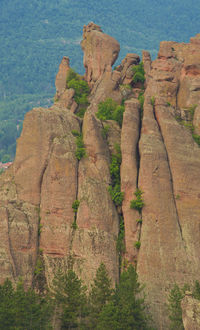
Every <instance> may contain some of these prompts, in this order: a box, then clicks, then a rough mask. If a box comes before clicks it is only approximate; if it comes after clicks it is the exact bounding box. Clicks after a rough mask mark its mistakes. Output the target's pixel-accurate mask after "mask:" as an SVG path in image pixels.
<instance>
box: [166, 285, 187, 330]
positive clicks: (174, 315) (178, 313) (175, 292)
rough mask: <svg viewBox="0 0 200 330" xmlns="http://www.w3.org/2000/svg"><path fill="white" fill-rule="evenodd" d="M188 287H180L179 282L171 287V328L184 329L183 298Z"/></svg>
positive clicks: (169, 306) (173, 329) (169, 299)
mask: <svg viewBox="0 0 200 330" xmlns="http://www.w3.org/2000/svg"><path fill="white" fill-rule="evenodd" d="M186 289H187V287H183V288H181V289H180V288H179V287H178V285H177V284H175V285H174V287H173V288H172V289H171V291H170V294H169V298H168V303H169V305H168V308H169V319H170V329H171V330H184V326H183V321H182V310H181V300H182V299H183V298H184V296H185V291H186Z"/></svg>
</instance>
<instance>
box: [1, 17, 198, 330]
mask: <svg viewBox="0 0 200 330" xmlns="http://www.w3.org/2000/svg"><path fill="white" fill-rule="evenodd" d="M199 40H200V38H199V35H197V36H196V37H194V38H191V41H190V43H188V44H179V43H176V42H171V41H170V42H166V41H165V42H162V43H161V45H160V50H159V53H158V58H157V59H156V60H155V61H153V62H152V61H151V58H150V54H149V53H148V52H143V64H144V70H145V78H146V81H145V84H144V88H145V91H143V89H142V88H141V87H142V84H141V86H139V85H138V84H135V83H134V82H133V74H134V73H133V70H132V67H133V66H134V65H138V64H139V62H140V58H139V56H138V55H136V54H127V56H126V57H125V59H124V60H123V61H122V63H121V64H120V65H119V66H118V67H117V68H115V70H113V71H112V68H111V66H112V65H113V63H114V62H115V60H116V58H117V56H118V53H119V44H118V42H117V41H116V40H115V39H113V38H112V37H110V36H108V35H106V34H104V33H103V32H102V30H101V28H100V27H99V26H97V25H95V24H94V23H90V24H88V25H87V26H85V27H84V31H83V41H82V43H81V46H82V49H83V51H84V66H85V68H86V73H85V80H86V81H87V82H88V83H89V86H90V94H89V96H88V99H89V102H90V104H89V105H88V107H87V109H86V112H85V114H84V117H83V119H81V118H79V117H78V116H77V115H76V111H77V107H78V105H77V103H76V102H75V100H74V97H75V91H74V90H73V89H68V88H67V86H66V78H67V74H68V71H69V69H70V67H69V59H68V58H67V57H64V58H63V60H62V62H61V65H60V67H59V72H58V74H57V77H56V98H55V104H54V105H53V106H52V107H51V108H49V109H43V108H38V109H33V110H32V111H30V112H29V113H28V114H26V117H25V120H24V125H23V131H22V134H21V137H20V138H19V140H18V142H17V152H16V158H15V161H14V163H13V165H12V166H11V167H10V168H9V169H8V170H6V172H5V173H4V174H2V175H1V176H0V227H1V241H0V274H1V275H0V281H1V282H3V281H4V280H5V279H6V278H7V277H8V278H10V279H11V280H13V281H17V279H18V278H19V277H20V276H22V277H23V278H24V280H25V283H26V285H27V286H29V285H31V284H32V283H35V281H36V279H35V275H34V270H35V268H37V260H38V258H42V262H43V270H44V273H43V276H44V278H45V280H46V281H47V283H48V284H49V285H51V281H52V278H53V276H54V274H55V272H56V270H57V269H58V268H60V267H63V268H66V267H68V265H69V264H70V265H72V264H73V267H74V270H75V271H76V272H77V274H78V275H79V276H81V277H82V279H83V280H84V282H85V283H86V284H87V285H90V283H91V279H92V278H93V277H94V275H95V273H96V270H97V268H98V266H99V264H100V263H101V262H104V263H105V265H106V267H107V269H108V271H109V274H110V276H111V278H112V281H113V284H114V283H115V282H117V281H118V277H119V272H120V269H121V268H122V266H123V265H126V264H127V263H133V264H134V265H135V266H136V267H137V272H138V275H139V280H140V282H142V283H144V284H145V290H146V296H147V301H148V303H149V308H150V311H151V313H152V317H153V321H154V323H155V325H156V327H157V328H158V329H167V328H168V319H167V313H166V301H167V296H168V294H169V291H170V289H171V287H172V286H173V284H174V283H175V282H176V283H177V284H179V285H183V284H185V283H188V284H192V283H193V281H194V280H200V276H199V274H200V259H199V255H200V149H199V146H198V144H197V143H200V137H199V135H200V41H199ZM81 79H82V78H81ZM143 92H144V96H143V97H144V106H143V105H142V104H143V97H142V93H143ZM138 96H139V101H138ZM107 98H112V99H113V100H115V102H116V103H117V104H118V105H121V104H122V102H123V104H124V105H125V111H124V115H123V123H122V127H120V126H119V125H118V124H117V123H116V122H114V121H113V120H106V121H100V120H99V119H97V117H96V112H97V111H98V104H99V103H100V102H102V101H105V100H106V99H107ZM105 132H106V133H105ZM103 133H104V134H103ZM77 136H79V137H80V136H81V137H82V139H83V143H84V148H83V149H84V154H85V156H84V157H82V158H80V157H77ZM116 143H117V144H118V145H121V155H122V163H121V191H122V192H123V193H124V200H123V202H122V206H120V205H118V206H117V207H116V206H115V204H114V203H113V201H112V198H111V195H110V193H109V191H108V186H109V185H110V184H111V183H112V182H111V180H112V177H111V174H110V162H111V157H112V154H113V153H114V152H115V145H116ZM136 191H140V193H141V196H142V200H143V202H144V206H143V207H141V208H130V203H131V201H132V200H133V199H136V198H137V196H136V195H135V192H136ZM75 201H77V202H78V204H79V207H78V209H77V211H76V212H74V210H73V208H72V204H73V203H74V202H75ZM122 219H123V221H124V228H125V234H124V245H125V249H124V250H121V251H117V249H116V244H117V240H118V234H119V230H120V228H119V224H120V221H122ZM119 256H120V258H119ZM186 298H187V299H186ZM186 298H185V300H184V301H183V303H182V308H183V321H184V325H185V328H186V329H196V328H192V327H191V324H193V323H191V322H193V320H189V321H188V320H187V319H189V318H190V316H191V313H192V312H191V313H190V310H191V311H193V310H194V308H193V302H191V301H189V299H190V298H188V297H186ZM186 300H187V301H186ZM195 303H196V302H195ZM195 306H196V305H195ZM188 313H189V314H188ZM195 315H196V314H195ZM188 322H190V323H188ZM188 324H189V325H188ZM196 324H198V322H197V323H196ZM192 326H193V325H192ZM194 326H196V325H194Z"/></svg>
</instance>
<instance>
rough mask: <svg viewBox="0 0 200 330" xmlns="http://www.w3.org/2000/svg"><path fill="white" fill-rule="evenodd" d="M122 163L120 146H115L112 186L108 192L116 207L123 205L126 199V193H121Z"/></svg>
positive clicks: (111, 172)
mask: <svg viewBox="0 0 200 330" xmlns="http://www.w3.org/2000/svg"><path fill="white" fill-rule="evenodd" d="M121 162H122V156H121V150H120V146H119V145H118V144H116V145H115V153H114V154H112V156H111V164H110V175H111V181H112V184H111V186H109V187H108V191H109V193H110V195H111V197H112V200H113V202H114V203H115V205H116V206H119V205H121V204H122V201H123V199H124V193H123V192H121V182H120V165H121Z"/></svg>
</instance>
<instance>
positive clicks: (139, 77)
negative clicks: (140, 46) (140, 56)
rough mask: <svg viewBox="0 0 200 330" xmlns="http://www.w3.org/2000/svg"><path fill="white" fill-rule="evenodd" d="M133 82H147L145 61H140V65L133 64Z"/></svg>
mask: <svg viewBox="0 0 200 330" xmlns="http://www.w3.org/2000/svg"><path fill="white" fill-rule="evenodd" d="M132 71H133V82H134V83H137V82H141V83H142V85H143V84H144V82H145V72H144V65H143V62H140V63H139V64H138V65H135V66H133V68H132Z"/></svg>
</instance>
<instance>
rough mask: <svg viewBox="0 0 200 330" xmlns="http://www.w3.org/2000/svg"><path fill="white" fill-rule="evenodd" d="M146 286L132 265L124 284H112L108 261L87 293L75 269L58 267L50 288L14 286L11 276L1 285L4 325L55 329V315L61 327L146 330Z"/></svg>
mask: <svg viewBox="0 0 200 330" xmlns="http://www.w3.org/2000/svg"><path fill="white" fill-rule="evenodd" d="M142 290H143V288H142V287H141V286H140V284H139V282H138V277H137V274H136V271H135V269H134V267H133V266H132V265H130V266H129V267H128V268H127V270H124V271H123V272H122V274H121V276H120V280H119V284H118V285H116V287H115V288H112V282H111V279H110V277H109V275H108V271H107V269H106V267H105V265H104V264H103V263H101V264H100V266H99V268H98V269H97V272H96V276H95V277H94V280H93V282H92V284H91V289H90V290H89V293H88V294H87V292H88V291H87V288H86V287H85V286H84V285H83V282H82V281H81V280H80V279H79V278H78V276H77V275H76V273H75V272H74V271H73V269H71V268H69V269H67V270H66V271H61V270H59V271H58V272H57V274H56V275H55V278H54V280H53V283H52V284H51V291H50V292H48V290H47V289H46V290H45V293H44V292H39V293H38V291H37V292H34V291H33V290H32V289H29V290H26V291H25V290H24V287H23V284H22V282H19V283H18V285H17V288H16V289H14V288H13V286H12V284H11V282H10V281H9V280H6V281H5V282H4V284H2V285H0V329H2V330H4V329H8V330H12V329H19V330H23V329H30V330H35V329H44V330H47V329H52V326H51V321H52V319H53V316H54V317H55V316H56V317H57V319H60V322H61V329H89V330H90V329H91V330H93V329H99V330H103V329H109V330H110V329H119V330H123V329H143V330H145V329H147V323H148V320H149V317H148V316H147V314H146V312H145V307H146V306H145V301H144V297H143V293H142Z"/></svg>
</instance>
